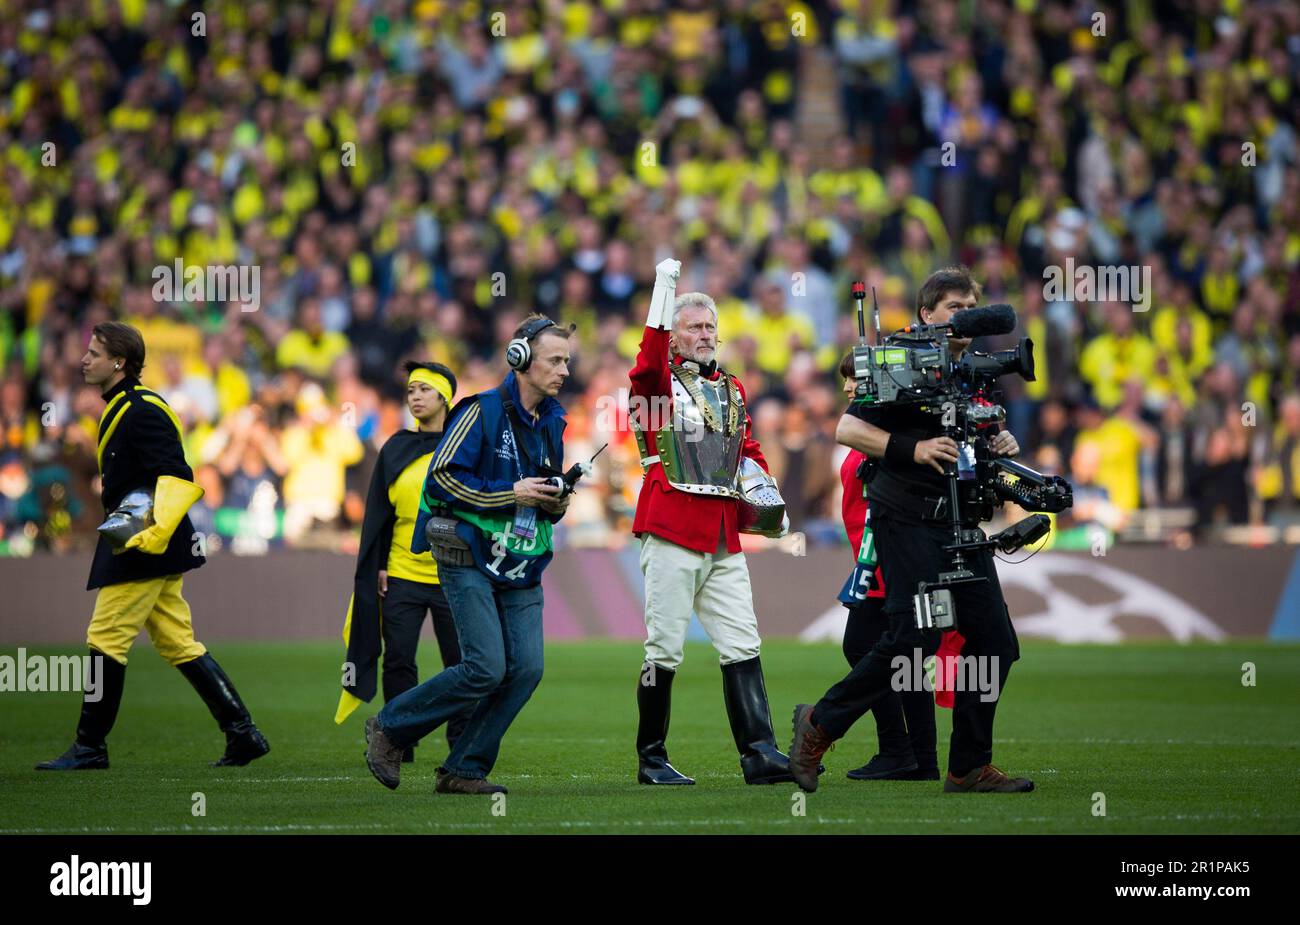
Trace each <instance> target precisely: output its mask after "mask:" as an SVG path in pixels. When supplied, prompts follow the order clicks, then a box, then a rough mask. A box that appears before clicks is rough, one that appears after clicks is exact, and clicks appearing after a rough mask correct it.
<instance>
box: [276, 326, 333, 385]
mask: <svg viewBox="0 0 1300 925" xmlns="http://www.w3.org/2000/svg"><path fill="white" fill-rule="evenodd" d="M350 349H351V345H350V344H349V343H348V339H347V338H346V337H345V336H344V335H342V334H340V333H338V332H337V331H326V332H325V333H323V334H322V335H321V336H320V339H319V340H314V339H313V338H312V336H311V335H310V334H308V333H307V332H306V331H290V332H289V333H288V334H286V335H284V337H283V338H282V339H281V341H280V344H279V346H278V347H276V350H275V362H276V365H277V366H279V367H280V368H281V369H292V368H295V367H296V368H298V369H301V370H302V371H303V372H305V373H307V374H308V375H311V376H315V377H316V378H317V379H325V378H327V377H328V376H329V373H330V367H332V366H333V365H334V361H335V360H337V359H338V358H339V357H341V356H342V355H343V354H345V353H347V352H348V350H350Z"/></svg>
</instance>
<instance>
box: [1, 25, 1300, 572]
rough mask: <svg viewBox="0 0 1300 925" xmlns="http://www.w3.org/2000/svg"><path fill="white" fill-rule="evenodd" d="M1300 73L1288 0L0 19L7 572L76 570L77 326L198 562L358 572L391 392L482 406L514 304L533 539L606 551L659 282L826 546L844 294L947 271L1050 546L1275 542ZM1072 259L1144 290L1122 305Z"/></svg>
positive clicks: (626, 496) (86, 508)
mask: <svg viewBox="0 0 1300 925" xmlns="http://www.w3.org/2000/svg"><path fill="white" fill-rule="evenodd" d="M1298 74H1300V6H1298V5H1296V4H1294V3H1282V2H1249V3H1247V2H1245V0H1226V2H1219V0H1135V2H1125V3H1124V4H1100V5H1098V4H1095V3H1091V2H1090V3H1069V2H1041V0H1014V2H1013V0H963V2H956V0H929V2H920V3H917V4H909V3H898V2H894V0H861V2H855V0H841V2H834V3H829V4H823V3H803V2H781V0H718V2H712V3H710V2H705V0H675V2H665V0H538V2H520V0H501V2H496V3H493V4H482V3H479V2H475V0H465V2H461V0H450V2H442V0H415V2H408V0H369V2H367V0H317V2H284V3H279V2H274V3H273V2H268V0H232V2H224V0H212V2H206V3H189V2H146V0H54V2H21V0H11V2H8V3H6V4H4V5H3V8H2V9H0V175H2V177H0V359H2V360H3V367H2V368H0V554H8V555H24V554H27V553H29V552H30V551H31V550H33V549H47V548H48V549H54V550H74V549H82V548H85V547H86V546H87V545H88V544H89V543H91V542H93V538H94V527H95V525H96V524H97V523H98V522H99V521H100V520H101V519H102V516H103V512H102V509H101V507H100V505H99V502H98V499H97V494H96V493H97V484H96V465H95V432H96V425H97V422H98V415H99V411H100V409H101V408H102V402H101V401H100V398H99V395H98V394H97V392H96V391H95V390H93V389H88V388H87V387H85V386H84V385H83V384H82V383H81V382H80V374H79V370H78V366H79V359H80V357H81V355H82V353H83V352H84V350H85V347H86V343H87V341H88V335H89V331H90V328H91V327H92V326H93V325H94V324H95V323H96V322H98V321H101V320H104V319H108V318H119V319H121V320H125V321H128V322H129V323H132V324H134V325H137V326H138V327H139V328H140V329H141V330H142V332H143V333H144V337H145V341H146V345H147V348H148V358H147V364H146V368H145V373H144V381H145V384H146V385H148V386H150V387H152V388H155V389H157V390H158V391H159V392H160V393H161V394H163V395H164V396H165V397H166V399H167V400H168V402H169V403H170V404H171V405H172V407H173V408H174V409H175V411H176V413H177V414H178V416H179V417H180V419H181V421H182V422H183V425H184V428H185V432H186V439H185V444H186V452H187V455H188V458H189V460H190V462H191V464H192V465H193V467H194V469H195V473H196V477H197V479H198V481H199V482H200V483H201V484H202V485H203V486H204V488H205V489H206V495H205V498H204V499H203V501H202V502H200V504H199V505H198V507H197V508H196V511H195V519H196V523H197V525H198V526H199V528H200V529H202V530H203V531H204V532H205V533H207V534H208V539H209V544H210V551H211V547H213V546H226V547H228V548H229V549H231V550H233V551H235V552H239V553H250V554H255V553H259V552H262V551H265V550H266V549H269V548H275V547H278V546H282V545H291V546H311V545H316V546H322V547H325V548H332V549H345V550H346V549H350V548H355V543H356V535H357V531H358V528H359V524H360V521H361V517H362V498H363V497H364V494H365V486H366V484H367V482H368V479H369V477H370V472H371V470H372V467H373V464H374V460H375V457H376V455H377V452H378V449H379V447H380V446H381V445H382V444H383V442H384V440H385V439H387V437H388V436H389V435H391V434H392V433H393V432H394V431H395V430H397V429H398V428H400V427H403V426H406V425H407V424H408V423H409V419H408V417H407V415H406V412H405V409H404V406H403V403H402V396H403V393H404V383H403V379H402V377H401V374H400V372H399V368H400V364H401V362H402V361H403V360H406V359H410V358H420V359H431V360H436V361H439V362H442V363H446V364H448V365H450V366H451V367H452V368H453V369H455V370H456V371H457V373H458V375H459V376H460V392H459V395H458V397H459V396H460V395H465V394H470V393H472V392H474V391H478V390H480V389H483V388H487V387H489V386H491V385H493V384H494V383H495V382H497V381H499V379H500V376H501V375H502V373H503V372H504V369H505V366H504V359H503V348H504V345H505V343H506V341H508V339H509V334H510V332H511V331H512V330H513V329H514V328H515V326H516V325H517V323H518V321H519V320H520V319H521V318H522V317H523V316H524V315H525V314H527V313H528V312H529V311H531V310H539V311H543V312H546V313H548V314H549V315H551V317H553V318H555V319H556V320H559V321H562V322H573V323H575V324H576V325H577V327H578V337H579V339H578V341H577V342H576V343H575V350H574V355H575V363H574V367H573V375H572V377H571V379H570V381H569V383H568V386H567V389H566V393H565V394H564V395H563V396H562V398H563V400H564V402H565V404H566V406H567V407H568V409H569V430H568V437H567V439H568V448H569V457H570V458H569V460H567V461H568V462H572V461H574V460H577V459H580V458H586V457H587V456H589V455H590V454H591V453H592V452H593V451H594V450H595V449H596V448H598V447H599V446H600V445H601V444H602V443H604V442H605V441H607V440H608V441H610V442H611V446H610V450H609V451H607V452H606V453H605V454H603V455H602V456H601V458H600V459H599V460H598V465H597V472H596V476H597V477H596V478H594V479H591V480H589V481H587V482H585V483H584V485H583V487H582V489H581V490H580V492H579V494H578V495H577V496H576V498H575V501H574V504H573V506H572V507H571V509H570V513H569V516H568V517H567V518H566V520H565V522H564V525H563V527H564V532H565V535H566V537H567V539H566V541H567V542H569V543H574V544H586V545H596V546H617V545H619V544H621V543H624V542H626V541H627V540H628V538H629V537H628V529H629V526H630V522H631V513H632V510H633V507H634V505H635V501H636V495H637V490H638V488H639V485H640V478H641V472H640V468H639V465H638V462H637V453H636V447H635V443H634V441H633V439H632V436H631V433H630V432H629V431H628V429H627V426H626V392H625V389H626V388H627V386H628V380H627V372H628V370H629V369H630V367H631V361H632V358H633V356H634V355H635V352H636V348H637V343H638V341H639V339H640V332H641V330H642V325H643V321H644V317H645V310H646V305H647V302H648V299H649V293H650V289H651V286H652V284H653V279H654V265H655V263H656V262H657V261H658V260H660V259H662V258H664V257H666V256H675V257H677V258H679V259H681V260H682V261H683V263H684V278H683V280H682V282H681V283H680V284H679V290H681V291H686V290H688V289H702V290H704V291H706V292H709V293H710V294H712V295H713V297H714V298H715V300H716V301H717V304H718V307H719V315H720V319H719V320H720V336H721V339H722V341H723V343H722V349H721V360H722V364H723V365H724V366H725V367H727V368H728V369H729V370H731V371H733V372H735V373H737V374H738V375H740V376H741V377H742V380H743V381H744V382H745V384H746V388H747V391H748V393H749V396H750V398H751V412H752V415H753V421H754V427H755V430H756V435H757V437H758V439H759V440H760V441H761V442H762V444H763V447H764V450H765V452H766V454H767V458H768V459H769V461H770V462H771V463H772V466H773V471H774V474H775V475H776V476H777V478H778V479H779V480H780V482H781V484H782V487H783V491H784V494H785V496H786V500H787V503H788V505H789V509H790V514H791V519H792V521H793V523H794V527H795V529H796V530H800V531H801V532H802V533H803V535H804V536H805V537H806V538H807V539H808V540H809V541H810V542H812V543H822V542H824V543H836V542H843V539H842V530H841V529H840V527H839V523H838V510H839V507H838V505H839V491H840V487H839V478H838V463H839V461H840V459H841V458H842V453H843V452H844V451H843V448H840V447H837V446H836V444H835V442H834V429H835V423H836V421H837V419H838V417H839V415H840V414H841V413H842V411H843V406H844V400H845V399H844V397H843V395H842V394H841V391H840V388H839V387H840V385H841V383H839V382H837V381H836V380H835V369H836V366H837V364H838V361H839V359H840V357H841V356H842V355H843V353H844V352H845V350H846V349H847V348H848V347H849V346H851V345H852V344H853V343H855V342H856V340H857V327H856V321H855V318H854V315H853V310H852V304H851V302H850V299H849V298H848V288H849V282H850V281H852V280H854V279H865V280H866V281H867V282H868V284H869V285H871V286H873V287H874V288H875V290H876V292H877V293H878V296H879V300H880V307H881V316H882V325H883V327H884V328H885V330H887V331H888V330H893V329H895V328H897V327H900V326H901V325H903V324H906V323H907V322H908V321H909V320H910V318H911V316H912V313H913V311H914V299H915V292H916V290H917V287H918V286H919V284H920V282H921V280H923V279H924V278H925V276H926V275H928V274H929V273H930V272H931V271H932V270H934V269H937V268H939V267H941V266H944V265H946V264H950V263H954V262H964V263H967V264H968V265H970V266H971V267H973V268H974V270H975V274H976V277H977V278H978V279H979V280H980V281H981V282H982V283H983V285H984V290H985V298H986V301H989V302H1009V303H1011V304H1012V305H1013V306H1015V308H1016V309H1017V311H1018V313H1019V317H1020V329H1019V330H1018V331H1017V332H1016V336H1020V335H1028V336H1030V337H1031V338H1033V340H1034V342H1035V349H1036V355H1037V360H1038V375H1037V378H1036V380H1035V381H1034V382H1032V383H1025V382H1019V381H1010V377H1008V379H1007V380H1006V381H1005V385H1006V389H1005V391H1006V396H1005V401H1004V404H1005V405H1006V407H1007V409H1008V423H1009V426H1010V427H1011V429H1012V430H1013V431H1014V432H1015V433H1016V435H1017V436H1018V438H1019V440H1020V443H1021V445H1022V447H1023V452H1022V458H1023V459H1025V460H1026V461H1028V462H1029V463H1030V464H1032V465H1036V466H1037V467H1039V468H1041V469H1043V470H1044V471H1047V472H1053V473H1060V474H1063V475H1065V476H1067V477H1068V478H1069V479H1071V481H1072V482H1073V483H1074V484H1075V489H1076V499H1077V503H1076V507H1075V510H1074V511H1073V512H1072V513H1071V515H1070V516H1068V517H1063V518H1062V523H1061V524H1060V526H1062V527H1063V528H1065V532H1064V533H1063V534H1062V536H1063V537H1068V536H1070V535H1071V534H1070V530H1071V529H1073V530H1074V531H1075V535H1079V536H1082V535H1084V533H1085V532H1086V531H1090V530H1095V528H1096V527H1097V526H1100V527H1102V528H1103V529H1104V530H1106V531H1107V532H1108V533H1109V534H1112V535H1117V536H1120V537H1124V536H1128V535H1133V534H1134V532H1135V530H1136V529H1137V526H1138V525H1141V524H1143V523H1148V522H1149V521H1150V519H1151V517H1152V516H1156V517H1159V516H1163V515H1165V514H1172V515H1179V516H1173V517H1172V521H1173V522H1177V523H1179V524H1181V525H1182V527H1183V528H1185V529H1186V531H1187V533H1186V534H1185V536H1186V537H1187V538H1189V539H1190V538H1191V537H1193V536H1199V537H1210V536H1213V535H1216V534H1217V530H1218V528H1219V527H1220V526H1221V525H1225V524H1228V525H1231V524H1248V523H1253V524H1262V523H1274V524H1279V525H1285V524H1291V523H1296V522H1300V381H1297V376H1298V375H1300V372H1298V371H1300V164H1298V161H1300V150H1298V145H1300V141H1298V139H1297V135H1296V132H1297V126H1298V125H1300V94H1298V93H1297V90H1298V89H1300V81H1298V79H1297V75H1298ZM177 261H180V264H179V265H180V266H181V267H182V268H184V267H198V268H201V269H202V268H206V267H213V266H236V265H237V266H242V267H245V268H248V267H254V268H256V270H257V271H258V273H257V277H256V281H257V286H256V287H255V298H252V299H249V298H247V296H248V295H249V293H247V292H245V293H242V294H241V295H242V296H243V297H244V298H242V300H241V298H240V297H237V296H236V295H235V294H233V293H231V292H225V293H221V294H218V293H215V292H213V291H210V290H208V289H204V290H203V291H201V292H200V293H199V295H198V297H197V298H184V297H182V296H181V294H178V293H175V292H172V291H170V290H168V289H167V287H164V286H162V285H161V284H160V283H159V279H160V276H159V268H165V269H166V271H167V272H169V273H170V272H171V268H173V267H174V266H177ZM1067 261H1070V263H1068V264H1067ZM1066 266H1078V267H1133V268H1139V269H1140V270H1141V271H1142V272H1135V273H1134V274H1133V280H1132V281H1133V282H1134V284H1135V285H1139V284H1140V285H1146V287H1147V288H1146V290H1145V296H1144V297H1141V296H1139V295H1138V294H1137V293H1133V295H1134V299H1133V300H1134V301H1136V300H1139V299H1140V298H1144V299H1145V305H1144V306H1142V305H1139V306H1137V308H1139V309H1141V308H1143V307H1145V310H1135V306H1134V305H1132V304H1130V303H1129V302H1126V301H1122V300H1121V299H1120V298H1111V297H1108V296H1107V295H1106V294H1097V293H1089V292H1084V291H1081V290H1080V289H1078V288H1076V287H1073V286H1067V287H1066V290H1065V292H1064V294H1062V293H1061V292H1060V291H1052V290H1050V289H1048V288H1046V287H1045V282H1044V270H1045V269H1047V268H1052V267H1057V268H1064V267H1066ZM1144 275H1145V278H1146V279H1147V282H1146V283H1145V284H1143V283H1142V280H1143V278H1144ZM1013 341H1014V338H1003V339H1001V340H999V341H998V342H996V343H988V344H978V343H977V344H976V347H984V348H986V349H997V348H1002V347H1005V346H1008V345H1010V344H1011V343H1012V342H1013ZM1180 518H1181V519H1180Z"/></svg>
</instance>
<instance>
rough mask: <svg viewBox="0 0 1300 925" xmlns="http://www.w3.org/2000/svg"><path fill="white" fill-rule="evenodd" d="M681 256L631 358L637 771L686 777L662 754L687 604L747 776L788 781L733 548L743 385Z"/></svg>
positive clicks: (758, 455)
mask: <svg viewBox="0 0 1300 925" xmlns="http://www.w3.org/2000/svg"><path fill="white" fill-rule="evenodd" d="M680 273H681V264H680V263H679V262H678V261H676V260H671V259H669V260H664V261H662V262H660V264H659V265H658V266H657V267H656V268H655V287H654V294H653V295H652V297H651V299H650V311H649V317H648V318H647V319H646V328H645V333H644V335H643V336H642V338H641V350H640V352H639V353H638V354H637V358H636V366H635V367H634V368H633V369H632V372H631V380H632V397H633V401H632V402H631V404H632V406H633V407H632V414H631V420H632V426H633V429H634V431H635V433H636V438H637V444H638V445H639V447H640V449H641V457H642V458H641V465H642V467H643V468H644V469H645V472H646V476H645V481H644V483H643V484H642V486H641V494H640V497H639V498H638V499H637V506H636V517H635V520H634V521H633V524H632V531H633V533H635V534H636V536H637V537H639V538H640V540H641V572H642V574H643V575H644V576H645V594H646V603H645V622H646V644H645V652H646V655H645V665H644V666H643V668H642V672H641V678H640V681H639V683H638V685H637V707H638V709H639V711H640V724H639V726H638V729H637V742H636V749H637V757H638V760H639V767H638V770H637V780H638V781H639V782H641V783H643V784H693V783H695V781H694V780H692V779H691V778H689V777H687V776H686V775H684V774H681V773H680V772H678V771H677V770H676V769H675V768H674V767H673V766H672V765H671V764H669V763H668V750H667V747H666V744H665V742H666V740H667V737H668V718H669V712H670V705H671V699H672V683H673V678H674V677H676V674H677V667H678V666H679V665H680V664H681V662H682V647H683V645H684V644H685V642H686V631H687V628H688V627H689V625H690V620H691V612H692V610H694V612H695V613H696V614H697V615H698V616H699V619H700V624H701V625H702V626H703V627H704V631H705V632H706V633H708V635H709V639H710V640H711V641H712V642H713V646H714V648H715V649H717V650H718V656H719V660H720V662H721V665H722V688H723V695H724V698H725V700H726V705H727V717H728V719H729V720H730V721H731V732H732V735H733V737H734V738H735V741H736V748H737V750H738V751H739V752H740V768H741V771H742V772H743V774H744V776H745V783H747V784H771V783H777V782H780V781H790V780H793V778H792V777H791V776H790V772H789V760H788V759H787V758H786V756H785V755H784V754H782V753H781V752H780V751H779V750H778V749H777V747H776V737H775V735H774V734H773V732H772V717H771V713H770V712H769V710H768V703H767V690H766V688H765V686H764V683H763V667H762V664H761V663H760V662H759V657H758V650H759V644H760V640H759V636H758V618H757V617H756V616H755V615H754V599H753V593H752V591H751V590H750V584H749V566H748V565H747V564H746V562H745V554H744V553H742V552H741V551H740V535H739V512H738V502H737V494H736V485H737V472H738V471H739V469H740V465H741V458H742V457H748V458H749V459H752V460H753V461H754V462H755V463H757V464H758V465H759V466H760V467H761V468H762V469H763V470H764V471H766V470H767V461H766V460H765V459H763V453H762V450H760V449H759V446H758V443H757V441H755V440H754V439H752V437H751V436H750V429H751V428H750V420H749V415H748V413H747V412H746V409H745V389H744V387H743V386H742V385H741V384H740V381H739V380H738V379H736V378H735V377H734V376H732V375H730V374H729V373H727V372H725V371H724V370H721V369H719V368H718V364H717V360H716V358H715V354H716V352H717V344H718V311H717V308H716V307H715V306H714V304H713V300H712V299H711V298H709V297H708V296H707V295H705V294H704V293H702V292H690V293H686V294H685V295H682V296H677V297H676V299H674V296H675V295H676V289H677V278H678V276H679V275H680Z"/></svg>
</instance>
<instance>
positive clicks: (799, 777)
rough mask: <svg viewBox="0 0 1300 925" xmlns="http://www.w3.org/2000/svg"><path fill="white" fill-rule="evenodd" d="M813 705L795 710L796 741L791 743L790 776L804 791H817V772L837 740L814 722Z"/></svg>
mask: <svg viewBox="0 0 1300 925" xmlns="http://www.w3.org/2000/svg"><path fill="white" fill-rule="evenodd" d="M812 711H813V708H812V704H810V703H801V704H799V705H798V706H797V707H795V708H794V740H793V741H792V742H791V743H790V774H791V776H792V777H794V782H795V783H796V784H798V785H799V786H800V787H801V788H802V789H804V790H807V791H808V792H809V793H812V792H813V791H814V790H816V789H817V772H818V770H819V765H820V764H821V758H822V755H824V754H826V752H827V751H829V750H830V749H832V748H834V747H835V740H834V739H832V738H831V737H830V736H828V735H827V734H826V733H825V732H824V731H823V730H822V727H821V726H814V725H813V722H812Z"/></svg>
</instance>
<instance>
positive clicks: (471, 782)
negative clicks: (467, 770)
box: [433, 768, 509, 794]
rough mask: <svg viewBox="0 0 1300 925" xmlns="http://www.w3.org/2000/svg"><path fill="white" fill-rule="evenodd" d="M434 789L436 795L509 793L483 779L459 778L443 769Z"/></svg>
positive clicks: (498, 785) (435, 780)
mask: <svg viewBox="0 0 1300 925" xmlns="http://www.w3.org/2000/svg"><path fill="white" fill-rule="evenodd" d="M433 789H434V792H436V793H469V794H485V793H508V792H509V791H507V790H506V788H505V787H502V786H501V785H500V784H494V783H492V782H491V781H489V780H485V779H483V778H481V777H457V776H456V775H455V774H451V773H449V772H447V771H444V770H443V769H442V768H439V769H438V775H437V777H436V778H434V783H433Z"/></svg>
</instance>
